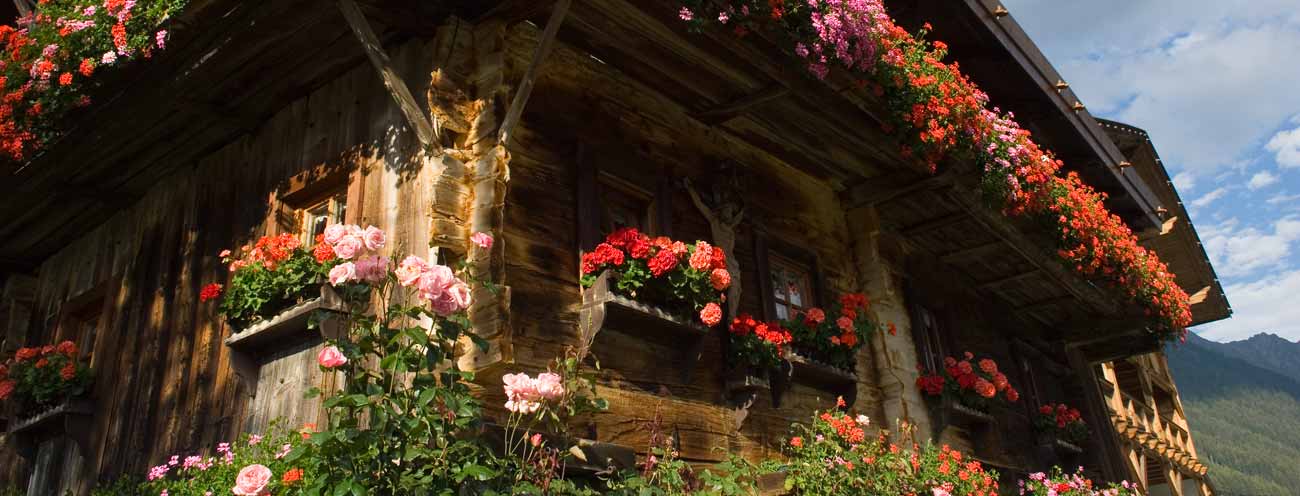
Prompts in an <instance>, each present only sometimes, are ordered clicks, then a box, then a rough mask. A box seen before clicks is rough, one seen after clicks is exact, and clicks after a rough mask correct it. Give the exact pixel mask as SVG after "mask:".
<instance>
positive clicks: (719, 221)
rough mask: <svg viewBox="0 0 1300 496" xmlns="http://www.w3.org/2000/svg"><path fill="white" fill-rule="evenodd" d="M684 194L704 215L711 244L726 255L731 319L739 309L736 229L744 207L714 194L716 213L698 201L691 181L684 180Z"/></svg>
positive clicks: (738, 265) (728, 303)
mask: <svg viewBox="0 0 1300 496" xmlns="http://www.w3.org/2000/svg"><path fill="white" fill-rule="evenodd" d="M685 184H686V192H687V193H689V194H690V195H691V202H693V203H695V208H696V209H698V210H699V211H700V214H702V215H704V218H705V220H707V221H709V228H710V230H711V231H712V234H713V244H714V245H715V246H717V247H718V248H722V252H723V253H726V254H727V272H729V273H730V274H731V287H729V288H727V310H728V312H729V313H728V314H727V315H730V316H732V317H735V316H736V311H737V310H739V307H740V290H741V288H740V286H741V282H740V261H739V260H737V259H736V251H735V249H736V227H738V226H739V225H740V221H741V220H742V219H744V218H745V207H744V206H743V205H737V204H736V203H734V202H729V201H722V200H721V198H720V197H721V196H722V195H718V194H715V195H714V197H715V198H717V199H719V200H720V201H719V202H718V203H719V205H718V206H717V211H714V209H711V208H709V206H708V205H706V204H705V203H704V200H701V199H700V195H699V193H698V192H696V191H695V188H694V187H692V186H691V180H690V179H689V178H687V179H685Z"/></svg>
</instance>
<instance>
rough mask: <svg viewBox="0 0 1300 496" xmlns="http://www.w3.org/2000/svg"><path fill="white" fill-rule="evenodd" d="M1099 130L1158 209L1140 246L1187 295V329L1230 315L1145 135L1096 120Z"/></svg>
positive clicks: (1207, 260) (1180, 203)
mask: <svg viewBox="0 0 1300 496" xmlns="http://www.w3.org/2000/svg"><path fill="white" fill-rule="evenodd" d="M1099 122H1100V123H1101V125H1102V127H1103V128H1104V129H1105V130H1106V132H1107V134H1109V135H1110V137H1111V140H1112V141H1114V142H1115V145H1116V146H1118V147H1119V149H1120V151H1121V152H1123V153H1124V155H1125V156H1126V157H1128V161H1129V163H1131V164H1132V166H1131V168H1129V171H1130V173H1131V174H1137V175H1139V176H1140V177H1141V178H1142V179H1143V181H1144V182H1145V183H1147V184H1149V185H1151V186H1152V189H1153V190H1154V191H1155V194H1156V198H1157V199H1159V201H1160V207H1161V208H1162V212H1163V213H1162V220H1163V222H1162V223H1161V226H1160V227H1159V228H1151V229H1148V230H1146V231H1144V232H1142V233H1141V234H1140V235H1139V238H1140V239H1141V241H1142V245H1143V246H1145V247H1147V248H1148V249H1151V250H1154V251H1155V252H1156V253H1157V254H1159V255H1160V260H1162V261H1164V262H1165V263H1166V264H1168V265H1169V270H1170V271H1172V272H1173V273H1174V274H1175V275H1176V276H1177V279H1176V280H1177V282H1178V285H1179V286H1181V287H1182V288H1183V290H1184V291H1186V292H1187V294H1188V295H1191V304H1192V325H1200V324H1205V323H1207V322H1214V321H1216V320H1222V319H1226V318H1228V317H1230V316H1232V305H1231V304H1230V303H1229V302H1228V297H1227V294H1225V293H1224V291H1223V285H1222V284H1221V283H1220V282H1219V277H1218V276H1217V275H1216V274H1215V272H1214V266H1213V265H1212V264H1211V263H1210V258H1209V256H1208V255H1206V253H1205V246H1204V245H1202V244H1201V238H1200V235H1198V234H1197V232H1196V226H1194V225H1192V220H1191V217H1190V216H1189V215H1188V213H1187V209H1186V208H1185V206H1184V205H1183V201H1182V198H1180V197H1179V196H1178V191H1177V190H1176V189H1175V188H1174V183H1173V181H1172V180H1170V179H1169V172H1168V171H1166V170H1165V167H1164V164H1163V163H1162V162H1161V161H1160V154H1159V153H1157V152H1156V149H1155V146H1154V145H1152V144H1151V138H1150V136H1148V135H1147V132H1146V131H1144V130H1142V129H1139V128H1137V127H1134V126H1130V125H1128V124H1123V123H1120V122H1115V121H1109V120H1105V119H1101V120H1100V121H1099Z"/></svg>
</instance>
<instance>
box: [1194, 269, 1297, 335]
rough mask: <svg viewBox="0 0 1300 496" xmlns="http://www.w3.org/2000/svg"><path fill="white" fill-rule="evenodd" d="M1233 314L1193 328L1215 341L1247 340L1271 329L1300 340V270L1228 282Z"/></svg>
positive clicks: (1226, 291) (1227, 289)
mask: <svg viewBox="0 0 1300 496" xmlns="http://www.w3.org/2000/svg"><path fill="white" fill-rule="evenodd" d="M1224 292H1225V293H1227V295H1228V302H1230V303H1231V304H1232V311H1233V316H1232V318H1230V319H1228V320H1223V321H1219V322H1213V323H1210V324H1206V325H1203V326H1198V327H1196V328H1195V329H1194V330H1195V331H1197V332H1199V333H1201V335H1202V336H1203V337H1206V338H1208V339H1213V340H1215V341H1235V340H1238V339H1245V338H1248V337H1250V336H1253V335H1255V334H1257V333H1260V332H1272V333H1276V334H1278V335H1280V336H1282V337H1285V338H1287V339H1290V340H1293V341H1294V340H1297V339H1300V305H1296V304H1295V298H1296V295H1297V294H1300V270H1291V271H1286V272H1279V273H1277V274H1272V275H1269V276H1267V277H1264V278H1262V279H1258V280H1255V281H1250V282H1244V283H1240V284H1229V285H1228V286H1227V287H1225V288H1224Z"/></svg>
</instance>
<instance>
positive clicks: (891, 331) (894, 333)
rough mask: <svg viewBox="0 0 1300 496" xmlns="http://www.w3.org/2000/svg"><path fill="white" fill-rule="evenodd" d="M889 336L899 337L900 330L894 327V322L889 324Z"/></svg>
mask: <svg viewBox="0 0 1300 496" xmlns="http://www.w3.org/2000/svg"><path fill="white" fill-rule="evenodd" d="M889 335H890V336H897V335H898V328H897V327H894V323H893V322H890V323H889Z"/></svg>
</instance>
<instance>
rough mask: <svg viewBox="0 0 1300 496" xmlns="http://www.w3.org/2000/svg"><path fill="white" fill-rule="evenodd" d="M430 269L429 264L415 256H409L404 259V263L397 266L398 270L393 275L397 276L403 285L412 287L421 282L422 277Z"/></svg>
mask: <svg viewBox="0 0 1300 496" xmlns="http://www.w3.org/2000/svg"><path fill="white" fill-rule="evenodd" d="M428 268H429V262H425V261H424V259H423V258H420V257H417V256H415V255H407V256H406V258H404V259H402V263H399V264H397V269H396V270H394V271H393V275H396V276H397V282H398V283H401V285H403V286H406V287H410V286H411V285H413V284H415V283H416V281H419V280H420V275H421V274H423V273H424V271H425V270H427V269H428Z"/></svg>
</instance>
